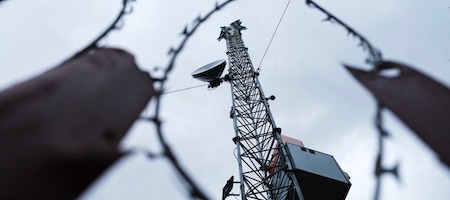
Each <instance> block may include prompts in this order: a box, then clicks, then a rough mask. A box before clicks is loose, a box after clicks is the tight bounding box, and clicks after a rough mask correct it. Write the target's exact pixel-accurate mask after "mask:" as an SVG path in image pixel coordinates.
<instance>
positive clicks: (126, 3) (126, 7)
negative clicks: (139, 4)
mask: <svg viewBox="0 0 450 200" xmlns="http://www.w3.org/2000/svg"><path fill="white" fill-rule="evenodd" d="M135 1H136V0H122V8H121V10H120V12H119V14H118V15H117V17H116V19H115V20H114V21H113V23H112V24H111V25H110V26H109V27H108V28H107V29H106V30H104V31H103V32H102V33H101V34H100V35H99V36H98V37H97V38H95V39H94V41H92V42H91V43H90V44H89V45H87V46H86V47H84V48H83V49H82V50H80V51H78V52H77V53H76V54H75V55H74V56H73V57H72V58H71V59H73V58H76V57H78V56H80V55H83V54H85V53H88V52H89V51H92V50H95V49H97V48H99V46H98V42H99V41H100V40H102V39H103V38H105V37H106V36H107V35H108V34H109V33H110V32H111V31H113V30H120V29H122V27H123V25H124V23H123V18H124V17H125V16H126V15H128V14H131V13H132V12H133V7H132V6H131V3H132V2H135ZM69 60H70V59H69Z"/></svg>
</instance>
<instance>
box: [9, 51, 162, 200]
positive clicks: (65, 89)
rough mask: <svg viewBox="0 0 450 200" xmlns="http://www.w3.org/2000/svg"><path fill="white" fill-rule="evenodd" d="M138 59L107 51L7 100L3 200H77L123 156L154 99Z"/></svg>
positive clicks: (31, 83)
mask: <svg viewBox="0 0 450 200" xmlns="http://www.w3.org/2000/svg"><path fill="white" fill-rule="evenodd" d="M152 83H153V82H152V79H151V77H150V76H149V74H148V73H145V72H142V71H140V70H139V69H138V67H137V66H136V64H135V62H134V58H133V56H132V55H131V54H129V53H127V52H125V51H123V50H119V49H100V50H97V51H96V52H95V53H93V54H86V55H82V56H79V57H78V58H75V59H72V60H69V61H66V62H65V63H63V64H61V65H59V66H57V67H55V68H54V69H51V70H50V71H48V72H45V73H44V74H42V75H40V76H38V77H35V78H33V79H31V80H28V81H26V82H24V83H21V84H18V85H16V86H13V87H11V88H9V89H7V90H5V91H2V92H0V199H74V198H76V197H77V196H78V195H79V194H80V193H81V192H82V191H83V190H84V189H86V188H87V186H89V184H90V183H92V181H93V180H95V179H96V178H97V177H98V176H99V175H100V174H101V173H102V172H103V171H104V170H105V169H106V168H107V167H109V166H110V165H111V164H112V163H113V162H115V161H116V160H117V159H118V158H120V156H121V155H122V153H121V152H119V150H118V147H117V146H118V143H119V142H120V140H121V139H122V138H123V136H124V135H125V133H126V132H127V130H128V129H129V128H130V126H131V125H132V124H133V122H134V121H135V120H136V119H137V117H138V116H139V114H140V113H141V112H142V110H143V109H144V108H145V106H146V105H147V103H148V102H149V100H150V98H151V97H152V95H153V94H154V90H153V84H152Z"/></svg>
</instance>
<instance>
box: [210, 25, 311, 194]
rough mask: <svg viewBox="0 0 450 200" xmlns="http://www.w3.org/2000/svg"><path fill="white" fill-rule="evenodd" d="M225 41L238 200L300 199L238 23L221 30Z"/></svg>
mask: <svg viewBox="0 0 450 200" xmlns="http://www.w3.org/2000/svg"><path fill="white" fill-rule="evenodd" d="M221 29H222V30H221V33H220V36H219V38H218V40H219V41H220V40H221V39H225V40H226V45H227V53H226V54H227V55H228V60H229V69H228V75H227V78H226V80H228V81H229V82H230V85H231V93H232V102H233V104H232V108H231V111H230V117H231V118H232V119H233V125H234V130H235V133H236V137H234V138H233V141H234V142H235V144H236V145H237V154H238V155H237V157H238V165H239V173H240V174H239V175H240V191H241V198H242V199H300V200H302V199H303V196H302V193H301V190H300V187H299V185H298V181H297V180H296V177H295V175H294V173H293V170H292V163H293V161H292V158H291V157H290V155H289V153H288V152H287V149H286V148H285V146H284V144H283V142H282V141H281V135H280V133H281V129H280V128H278V127H277V126H276V124H275V121H274V119H273V117H272V114H271V112H270V109H269V104H268V102H267V101H268V100H269V99H270V98H266V97H265V95H264V93H263V90H262V87H261V84H260V83H259V80H258V75H259V73H258V72H257V71H255V69H254V67H253V65H252V62H251V60H250V57H249V55H248V48H247V47H245V44H244V42H243V40H242V36H241V30H245V29H246V28H245V27H244V26H242V25H241V22H240V21H239V20H237V21H235V22H233V23H231V24H230V26H225V27H221Z"/></svg>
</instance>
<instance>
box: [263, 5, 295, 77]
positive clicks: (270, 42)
mask: <svg viewBox="0 0 450 200" xmlns="http://www.w3.org/2000/svg"><path fill="white" fill-rule="evenodd" d="M290 3H291V0H288V2H287V4H286V7H285V8H284V11H283V14H282V15H281V17H280V20H279V21H278V24H277V27H276V28H275V31H274V32H273V34H272V38H270V41H269V44H268V45H267V48H266V50H265V51H264V54H263V56H262V58H261V61H260V62H259V65H258V68H257V71H260V69H261V64H262V63H263V61H264V58H265V57H266V54H267V51H268V50H269V48H270V45H271V44H272V41H273V38H274V37H275V35H276V34H277V31H278V27H280V24H281V21H283V18H284V14H285V13H286V10H287V9H288V7H289V5H290Z"/></svg>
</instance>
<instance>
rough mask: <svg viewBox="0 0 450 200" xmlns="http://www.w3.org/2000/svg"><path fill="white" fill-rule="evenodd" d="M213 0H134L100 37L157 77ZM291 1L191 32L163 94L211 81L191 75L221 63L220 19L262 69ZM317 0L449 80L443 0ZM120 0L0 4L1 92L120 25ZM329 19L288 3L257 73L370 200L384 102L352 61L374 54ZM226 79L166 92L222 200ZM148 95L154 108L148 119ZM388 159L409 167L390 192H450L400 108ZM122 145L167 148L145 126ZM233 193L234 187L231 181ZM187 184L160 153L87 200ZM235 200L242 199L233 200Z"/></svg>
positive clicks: (185, 138) (420, 195)
mask: <svg viewBox="0 0 450 200" xmlns="http://www.w3.org/2000/svg"><path fill="white" fill-rule="evenodd" d="M214 3H215V1H206V0H191V1H186V0H154V1H151V0H146V1H144V0H138V1H137V2H136V3H135V4H134V12H133V13H132V14H131V15H129V16H127V17H126V19H125V21H124V22H125V26H124V28H123V29H122V30H120V31H116V32H112V33H111V34H110V35H109V36H108V37H107V38H106V39H105V40H104V41H102V42H101V44H104V45H107V46H110V47H119V48H123V49H125V50H128V51H130V52H131V53H133V54H134V55H135V58H136V61H137V63H138V65H139V66H140V68H141V69H142V70H145V71H149V72H150V73H151V74H152V75H153V76H157V75H158V74H157V73H158V72H155V71H154V69H155V67H156V66H161V67H164V66H166V65H167V63H168V58H169V57H168V56H167V51H168V49H169V47H170V46H174V45H177V44H178V43H179V41H180V39H181V37H180V33H181V32H182V30H183V28H184V26H185V25H190V24H191V23H192V21H193V19H195V18H196V17H197V16H198V15H204V14H206V13H207V12H209V11H210V10H211V9H212V8H213V6H214ZM286 3H287V0H283V1H275V0H245V1H244V0H238V1H236V2H234V3H231V4H229V5H228V6H227V7H226V8H225V9H223V10H222V11H221V12H219V13H216V14H214V15H213V16H212V18H211V19H210V20H208V21H206V23H204V24H203V25H202V26H201V27H200V28H199V29H198V30H197V32H196V33H195V35H194V36H193V37H192V38H191V39H190V40H189V42H188V43H187V46H186V48H185V49H184V51H183V52H182V53H181V55H180V57H179V59H178V60H177V62H176V68H175V70H174V71H173V73H172V74H171V75H170V77H169V78H170V80H169V82H168V85H167V88H166V89H167V91H172V90H177V89H182V88H186V87H191V86H196V85H200V84H202V82H199V81H198V80H195V79H192V78H191V72H192V71H194V70H195V69H197V68H198V67H201V66H203V65H204V64H207V63H210V62H212V61H215V60H218V59H226V58H227V57H226V54H225V52H226V46H225V41H223V40H222V41H221V42H218V41H217V37H218V36H219V33H220V26H227V25H229V23H231V22H233V21H235V20H237V19H241V21H242V23H243V25H244V26H246V27H247V29H248V30H246V31H243V32H242V34H243V39H244V42H245V44H246V46H247V47H248V48H249V54H250V57H251V59H252V61H253V64H254V65H256V66H255V67H257V65H258V64H259V63H260V61H261V58H262V56H263V54H264V51H265V49H266V47H267V44H268V43H269V40H270V37H271V36H272V34H273V31H274V30H275V27H276V25H277V23H278V20H279V18H280V16H281V14H282V12H283V10H284V7H285V6H286ZM317 3H318V4H319V5H321V6H323V7H324V8H326V9H328V10H329V11H331V12H332V13H333V14H335V15H336V16H338V17H339V18H340V19H342V20H343V21H345V22H346V23H348V24H349V25H351V26H352V27H353V28H355V29H356V30H357V31H358V32H360V33H362V34H363V35H364V36H365V37H366V38H367V39H369V41H371V42H372V44H373V45H374V46H376V47H378V48H379V49H380V50H381V51H382V53H383V55H384V58H385V59H389V60H394V61H399V62H402V63H406V64H409V65H411V66H413V67H415V68H416V69H419V70H421V71H422V72H424V73H426V74H428V75H430V76H432V77H434V78H436V79H437V80H439V81H441V82H442V83H444V84H445V85H450V78H449V77H450V45H449V44H450V43H449V41H450V40H449V39H450V8H449V7H450V2H449V1H444V0H432V1H407V0H396V1H389V0H378V1H372V0H370V1H358V0H339V1H336V0H333V1H330V0H321V1H317ZM121 4H122V2H121V1H119V0H115V1H112V0H65V1H58V0H47V1H36V0H10V1H7V2H4V3H2V4H0V24H1V25H2V27H1V29H0V55H1V59H0V89H4V88H7V87H10V86H11V85H14V84H16V83H19V82H21V81H23V80H26V79H28V78H30V77H32V76H35V75H37V74H39V73H42V72H45V71H46V70H48V69H51V68H52V67H54V66H56V65H57V64H59V63H61V62H62V61H64V60H65V59H66V58H68V57H69V56H71V55H73V54H74V53H75V52H76V51H78V50H79V49H81V48H83V47H84V46H85V45H87V44H88V43H90V42H91V41H92V40H93V38H95V37H97V36H98V34H99V33H100V32H101V31H103V30H104V29H105V28H106V27H107V26H109V24H110V23H111V22H112V21H113V19H114V18H115V16H116V15H117V13H118V11H119V10H120V7H121ZM324 18H325V16H324V15H323V14H322V13H320V12H319V10H317V9H311V8H308V7H307V6H306V5H305V3H304V1H303V0H292V1H291V3H290V6H289V8H288V10H287V12H286V15H285V17H284V20H283V21H282V23H281V25H280V28H279V30H278V33H277V35H276V37H275V38H274V41H273V43H272V45H271V47H270V49H269V51H268V53H267V55H266V57H265V60H264V62H263V64H262V71H261V75H260V82H261V84H262V86H263V90H264V92H265V94H266V95H275V96H276V97H277V98H276V100H275V101H271V102H270V105H271V107H270V108H271V111H272V114H273V116H274V118H275V121H276V123H277V126H279V127H281V128H282V129H283V133H284V134H286V135H288V136H290V137H294V138H297V139H299V140H301V141H303V143H304V144H305V146H306V147H309V148H311V149H315V150H318V151H321V152H324V153H327V154H331V155H333V156H334V158H335V159H336V160H337V162H338V163H339V165H340V166H341V168H342V169H343V170H344V171H346V172H347V173H348V174H349V175H350V177H351V179H350V180H351V182H352V187H351V189H350V192H349V194H348V197H347V199H349V200H365V199H373V192H374V186H375V178H374V175H373V171H374V170H373V169H374V161H375V155H376V153H377V145H376V141H377V132H376V130H375V128H374V125H373V118H374V114H375V100H374V99H373V98H372V96H371V95H370V93H368V92H367V91H366V90H365V88H363V87H362V86H361V85H360V84H359V83H358V82H356V80H355V79H354V78H353V77H352V76H351V75H350V74H349V73H348V72H347V71H346V70H345V69H344V68H343V66H342V64H343V63H348V64H353V65H356V66H359V67H361V68H364V69H370V67H371V66H369V65H367V64H365V63H364V60H365V58H366V55H367V53H366V52H363V51H362V50H361V49H360V48H359V47H358V46H357V44H358V42H357V41H356V40H354V39H352V37H350V36H347V33H346V32H345V31H344V30H343V29H342V27H339V26H337V25H333V24H330V23H326V22H321V20H322V19H324ZM229 87H230V86H229V84H223V85H221V86H220V87H218V88H217V89H215V90H213V91H208V90H207V89H206V87H203V88H197V89H192V90H187V91H183V92H177V93H171V94H167V95H164V97H163V107H162V115H163V120H164V132H165V133H166V136H167V139H168V140H169V143H170V144H171V145H172V147H173V148H174V151H175V152H176V154H177V156H178V157H179V158H180V160H181V161H182V163H183V166H184V167H185V168H186V169H187V170H188V171H189V172H190V174H191V175H192V176H193V177H195V180H196V182H197V183H198V184H199V185H200V186H201V187H202V188H203V189H204V190H205V191H206V192H207V194H208V195H209V196H210V197H211V198H213V199H219V198H220V197H221V193H222V187H223V186H224V185H225V183H226V180H228V178H229V177H230V176H231V175H234V176H235V177H236V176H237V175H238V168H237V161H236V159H235V157H234V155H233V150H234V148H235V146H234V144H233V143H232V141H231V138H232V137H234V135H235V134H234V131H233V126H232V120H231V119H230V118H229V110H230V107H231V93H230V88H229ZM151 105H152V103H150V106H149V107H150V108H149V109H147V110H148V111H147V112H146V114H151V112H152V109H151ZM385 117H386V120H385V121H386V123H385V127H386V129H387V130H388V131H389V132H390V133H391V134H392V137H390V138H389V139H388V140H387V141H386V152H385V155H386V158H385V160H383V164H384V166H386V167H390V166H393V165H394V164H395V163H397V162H399V163H400V180H398V181H397V180H396V179H395V178H393V177H392V176H389V175H387V176H383V179H382V190H381V191H382V194H381V197H382V198H381V199H395V200H396V199H408V200H418V199H435V200H441V199H442V200H444V199H448V198H449V197H450V190H448V188H449V186H450V171H449V169H448V167H446V166H444V165H442V164H441V163H440V162H439V160H438V159H437V158H436V156H435V154H434V153H433V152H432V151H431V150H430V149H429V148H428V147H426V145H424V143H422V142H421V141H420V140H419V139H418V138H417V137H416V136H415V135H414V134H413V133H412V132H410V131H409V130H408V129H407V128H406V127H405V126H404V125H403V124H402V123H401V122H399V121H398V119H397V118H396V117H395V116H393V115H392V114H391V113H389V112H387V113H386V114H385ZM122 148H123V149H132V148H145V149H148V150H149V151H152V152H155V153H157V152H159V151H160V146H159V144H158V143H157V141H156V137H155V130H154V126H153V125H152V124H150V123H147V122H136V124H135V125H134V126H133V127H132V129H131V130H130V132H129V134H128V135H127V137H126V139H125V140H124V142H123V143H122ZM233 192H235V193H238V192H239V191H238V190H237V189H235V190H234V191H233ZM187 197H188V196H187V193H186V191H185V190H184V189H183V187H182V183H180V182H179V178H178V176H177V174H175V173H174V172H173V170H172V168H171V166H170V164H168V162H167V161H166V160H165V159H154V160H148V159H147V158H145V157H144V156H143V155H141V154H134V155H130V156H127V157H124V158H123V159H122V160H120V161H119V162H118V163H117V164H115V165H114V166H112V167H111V169H109V170H108V172H107V173H106V174H105V175H104V176H103V177H102V178H101V179H99V181H97V182H96V184H95V185H94V186H93V187H92V188H91V189H90V190H89V191H88V192H87V193H85V194H84V195H83V196H82V198H84V199H186V198H187ZM229 198H230V199H233V197H229Z"/></svg>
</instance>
